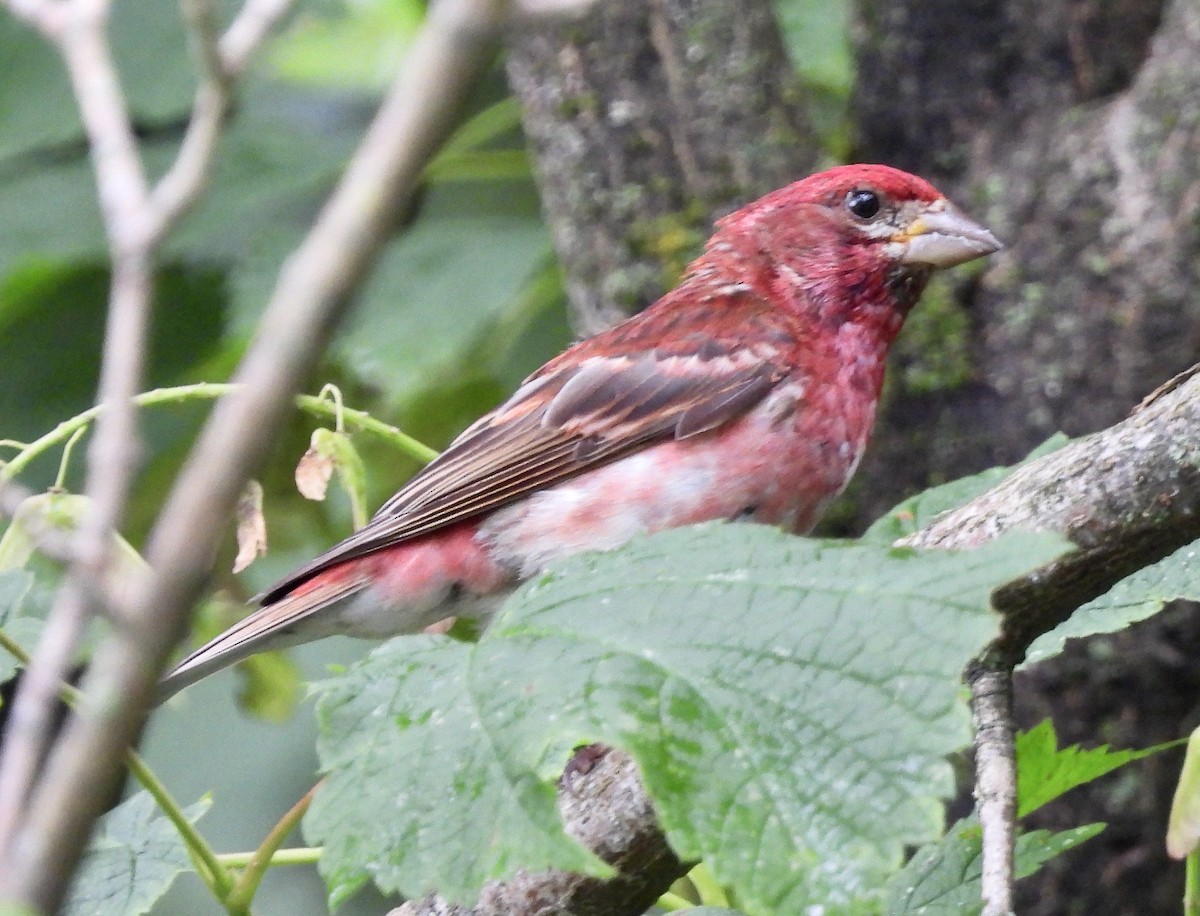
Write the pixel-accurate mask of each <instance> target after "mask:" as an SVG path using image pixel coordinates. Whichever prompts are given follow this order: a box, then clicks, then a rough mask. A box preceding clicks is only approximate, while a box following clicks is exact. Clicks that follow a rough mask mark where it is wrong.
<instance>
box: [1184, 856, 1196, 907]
mask: <svg viewBox="0 0 1200 916" xmlns="http://www.w3.org/2000/svg"><path fill="white" fill-rule="evenodd" d="M1183 916H1200V849H1193V850H1192V851H1191V852H1189V853H1188V855H1187V860H1186V867H1185V870H1184V878H1183Z"/></svg>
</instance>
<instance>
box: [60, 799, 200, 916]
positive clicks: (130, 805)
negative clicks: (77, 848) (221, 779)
mask: <svg viewBox="0 0 1200 916" xmlns="http://www.w3.org/2000/svg"><path fill="white" fill-rule="evenodd" d="M211 804H212V801H211V800H210V799H208V798H203V799H201V800H200V801H198V802H196V803H195V804H194V805H191V806H190V807H188V808H187V809H186V810H185V811H184V814H185V815H186V816H187V819H188V820H189V821H191V822H192V823H195V822H196V821H197V820H199V819H200V818H201V817H202V816H203V814H204V812H205V811H207V810H208V809H209V807H210V806H211ZM191 867H192V865H191V860H190V859H189V858H188V851H187V847H186V846H185V845H184V843H183V840H182V839H181V838H180V836H179V832H178V831H177V830H176V829H175V825H174V824H172V823H171V822H170V821H169V820H167V818H166V816H165V815H163V814H162V812H160V811H159V810H158V807H157V805H156V804H155V801H154V799H153V798H152V797H151V796H150V793H148V792H139V793H138V794H137V795H134V796H133V797H132V798H130V799H128V800H126V801H124V802H122V803H121V804H120V805H118V806H117V807H116V808H114V809H113V810H112V811H110V812H109V813H108V814H106V815H105V816H104V818H103V819H102V820H101V821H100V829H99V831H98V832H97V834H96V836H95V838H94V839H93V840H92V842H91V845H90V846H89V847H88V851H87V854H86V855H85V856H84V859H83V864H82V865H81V866H80V868H79V872H78V874H77V875H76V876H75V880H74V882H73V884H72V886H71V894H70V897H69V899H68V901H67V904H66V907H65V908H64V912H65V913H66V914H67V916H140V914H142V913H147V912H149V911H150V908H151V907H152V906H153V905H154V902H155V901H156V900H158V898H159V897H161V896H162V895H163V894H165V893H166V892H167V889H168V888H169V887H170V886H171V882H172V881H174V880H175V877H176V876H177V875H179V874H181V873H182V872H185V871H190V870H191Z"/></svg>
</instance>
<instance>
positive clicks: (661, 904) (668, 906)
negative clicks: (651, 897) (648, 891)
mask: <svg viewBox="0 0 1200 916" xmlns="http://www.w3.org/2000/svg"><path fill="white" fill-rule="evenodd" d="M654 903H655V906H657V907H658V908H659V909H660V910H666V911H667V912H668V913H675V912H678V911H679V910H690V909H693V908H695V906H696V904H695V903H693V902H692V901H691V900H688V899H687V898H686V897H681V896H679V894H672V893H671V892H670V891H667V892H666V893H665V894H663V895H662V896H661V897H659V898H658V900H656V901H655V902H654Z"/></svg>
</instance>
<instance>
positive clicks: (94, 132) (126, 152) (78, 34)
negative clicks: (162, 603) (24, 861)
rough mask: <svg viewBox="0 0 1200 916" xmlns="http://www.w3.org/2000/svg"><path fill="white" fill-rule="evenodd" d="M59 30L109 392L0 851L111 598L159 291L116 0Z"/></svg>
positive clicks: (25, 711) (31, 672)
mask: <svg viewBox="0 0 1200 916" xmlns="http://www.w3.org/2000/svg"><path fill="white" fill-rule="evenodd" d="M69 10H70V20H69V22H68V23H67V24H66V25H65V27H64V28H62V29H61V30H59V31H58V33H57V35H56V37H57V40H58V44H59V50H60V52H61V53H62V56H63V59H64V62H65V63H66V67H67V72H68V74H69V76H70V79H71V85H72V88H73V89H74V92H75V96H76V98H77V100H78V102H79V111H80V115H81V117H82V120H83V125H84V130H85V132H86V134H87V138H88V147H89V150H90V153H91V158H92V166H93V169H94V170H95V173H96V183H97V187H98V190H99V198H100V209H101V212H102V214H103V219H104V229H105V233H106V235H107V237H108V245H109V251H110V253H111V257H112V280H111V286H110V295H109V310H108V320H107V324H106V327H105V337H104V352H103V361H102V363H101V370H100V386H99V396H98V400H99V402H100V403H101V404H103V405H104V406H105V408H106V409H105V410H104V413H103V414H102V415H101V416H100V418H99V419H98V420H97V423H96V431H95V435H94V437H93V439H92V441H91V444H90V446H89V449H88V474H87V482H86V485H85V488H84V492H85V493H86V495H87V496H88V497H89V510H88V512H87V515H86V517H85V518H84V519H83V522H82V524H81V525H80V529H79V531H78V533H77V535H76V537H75V542H74V545H73V549H72V554H73V562H72V563H71V564H70V566H69V567H68V570H67V575H66V578H65V581H64V583H63V586H62V587H61V588H60V589H59V592H58V594H57V596H56V598H55V602H54V606H53V608H52V609H51V611H50V614H49V616H48V618H47V621H46V629H45V632H44V634H43V636H42V638H41V639H40V640H39V642H38V645H37V647H36V648H35V650H34V652H33V655H32V659H31V662H30V665H29V668H28V670H27V672H26V676H25V678H24V679H23V681H22V684H21V687H20V689H19V690H18V691H17V695H16V697H15V699H14V701H13V710H12V714H11V716H10V719H9V722H10V725H9V738H8V740H7V741H6V742H5V744H4V747H3V751H2V753H0V854H3V852H4V851H5V850H6V849H7V848H8V846H9V844H11V843H12V842H14V839H15V834H16V830H17V825H18V823H19V821H20V818H21V816H22V814H23V812H24V808H25V805H26V802H27V800H28V798H29V794H30V791H31V786H32V784H33V781H34V777H35V773H36V771H37V769H38V766H39V765H40V763H41V761H42V759H43V757H44V756H45V753H46V748H47V747H48V745H49V743H50V740H51V737H52V734H51V732H52V722H53V710H54V706H55V702H56V700H57V697H58V685H59V684H60V683H61V682H62V681H63V680H64V679H65V677H66V674H67V669H68V667H69V666H70V664H71V659H72V656H73V655H74V653H75V650H76V648H77V647H78V645H79V641H80V639H81V638H82V635H83V631H84V628H85V626H86V625H87V622H88V620H89V619H90V618H91V617H92V616H94V615H95V614H96V613H98V612H99V611H100V610H101V609H102V607H103V595H102V593H101V591H100V589H99V587H98V583H99V582H101V581H103V578H104V576H103V571H104V569H105V567H106V565H107V562H108V556H109V551H110V549H111V545H112V532H113V531H115V530H116V527H117V525H118V523H119V522H120V519H121V515H122V513H123V511H124V507H125V501H126V497H127V494H128V490H129V486H130V482H131V480H132V478H133V472H134V465H135V463H136V460H137V415H136V408H135V407H134V405H133V396H134V395H135V394H137V391H138V389H139V388H140V387H141V379H142V364H143V357H144V352H145V338H146V332H147V323H148V317H149V312H150V301H151V297H152V295H153V289H152V287H153V281H152V278H151V261H150V258H149V257H148V252H147V250H146V246H145V243H144V235H143V232H142V229H143V226H144V220H143V214H144V212H145V204H146V196H147V188H146V177H145V173H144V171H143V168H142V161H141V157H140V155H139V152H138V148H137V141H136V139H135V137H134V133H133V126H132V124H131V123H130V119H129V112H128V109H127V107H126V105H125V98H124V96H123V94H122V92H121V86H120V82H119V80H118V78H117V71H116V67H115V65H114V63H113V60H112V55H111V53H110V50H109V46H108V40H107V36H106V30H107V24H108V13H109V4H108V3H107V2H106V0H75V2H74V3H73V4H72V5H71V6H70V8H69Z"/></svg>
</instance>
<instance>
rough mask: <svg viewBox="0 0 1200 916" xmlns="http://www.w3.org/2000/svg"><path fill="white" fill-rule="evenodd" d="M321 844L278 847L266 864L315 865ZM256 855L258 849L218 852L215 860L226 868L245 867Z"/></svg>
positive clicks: (273, 865) (321, 850)
mask: <svg viewBox="0 0 1200 916" xmlns="http://www.w3.org/2000/svg"><path fill="white" fill-rule="evenodd" d="M324 851H325V849H324V847H323V846H294V847H292V848H291V849H279V850H276V851H275V853H274V854H273V855H272V856H271V861H270V862H268V863H267V864H268V866H269V867H271V868H274V867H276V866H280V865H315V864H316V863H317V861H318V860H319V859H320V858H321V853H322V852H324ZM256 855H258V850H257V849H255V850H253V851H252V852H219V853H217V861H218V862H220V863H221V864H222V865H224V866H225V867H226V868H245V867H246V866H247V865H249V864H250V860H251V859H253V858H254V857H255V856H256Z"/></svg>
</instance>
